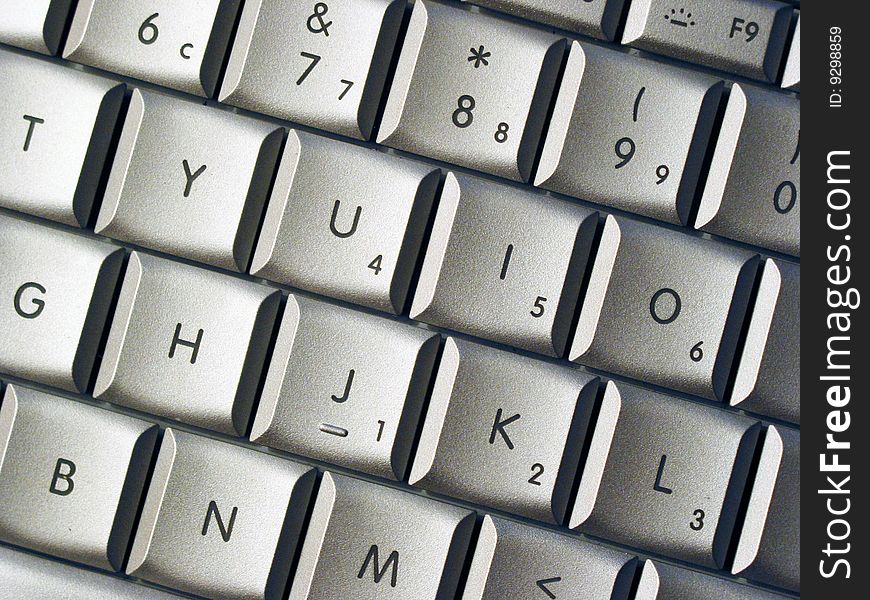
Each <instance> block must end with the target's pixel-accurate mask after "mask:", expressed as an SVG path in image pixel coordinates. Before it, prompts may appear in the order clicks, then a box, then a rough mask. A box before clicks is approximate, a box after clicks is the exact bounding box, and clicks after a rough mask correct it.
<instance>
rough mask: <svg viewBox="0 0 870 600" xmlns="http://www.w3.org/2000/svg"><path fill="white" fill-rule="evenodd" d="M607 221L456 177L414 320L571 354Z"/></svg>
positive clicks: (443, 203)
mask: <svg viewBox="0 0 870 600" xmlns="http://www.w3.org/2000/svg"><path fill="white" fill-rule="evenodd" d="M597 225H598V213H596V212H593V211H590V210H589V209H586V208H583V207H580V206H577V205H574V204H570V203H568V202H561V201H558V200H555V199H553V198H549V197H546V196H542V195H535V194H531V193H529V192H528V191H525V190H519V189H516V188H512V187H508V186H505V185H498V184H494V183H492V182H491V181H487V180H483V179H478V178H475V177H468V176H464V175H459V176H457V175H454V174H453V173H448V175H447V179H446V181H445V182H444V186H443V190H442V192H441V200H440V205H439V209H438V214H437V215H436V217H435V224H434V226H433V229H432V234H431V237H430V239H429V246H428V250H427V252H426V259H425V261H424V262H423V267H422V270H421V272H420V278H419V282H418V284H417V290H416V293H415V296H414V301H413V303H412V305H411V318H412V319H418V320H421V321H425V322H426V323H431V324H433V325H438V326H442V327H449V328H451V329H456V330H459V331H463V332H465V333H470V334H472V335H477V336H480V337H483V338H486V339H489V340H493V341H496V342H502V343H504V344H509V345H511V346H516V347H517V348H524V349H526V350H532V351H534V352H539V353H541V354H547V355H550V356H561V355H562V352H563V351H564V349H565V343H566V341H567V337H568V328H569V327H570V324H571V318H572V317H573V315H574V308H575V306H576V302H577V296H578V294H579V290H580V283H581V280H582V279H583V273H584V271H585V268H586V260H587V258H588V256H589V249H590V247H591V244H592V239H593V237H594V235H595V228H596V227H597Z"/></svg>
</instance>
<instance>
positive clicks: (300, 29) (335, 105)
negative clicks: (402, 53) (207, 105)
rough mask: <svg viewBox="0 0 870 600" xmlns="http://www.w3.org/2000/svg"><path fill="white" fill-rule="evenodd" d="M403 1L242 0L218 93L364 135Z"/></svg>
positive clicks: (232, 100) (324, 126)
mask: <svg viewBox="0 0 870 600" xmlns="http://www.w3.org/2000/svg"><path fill="white" fill-rule="evenodd" d="M404 10H405V2H404V0H347V1H344V2H314V1H309V2H304V1H302V0H290V1H286V0H284V1H282V0H260V1H259V2H246V3H245V6H244V8H243V9H242V17H241V21H240V23H239V30H238V33H237V34H236V39H235V42H234V45H233V51H232V55H231V56H230V60H229V64H228V65H227V72H226V75H225V76H224V82H223V84H222V86H221V94H220V100H221V102H226V103H228V104H232V105H234V106H240V107H242V108H247V109H250V110H253V111H257V112H263V113H266V114H270V115H273V116H275V117H280V118H282V119H287V120H290V121H294V122H296V123H302V124H303V125H308V126H310V127H316V128H318V129H324V130H326V131H331V132H333V133H339V134H342V135H346V136H348V137H352V138H357V139H365V140H367V139H369V137H370V136H371V133H372V125H373V124H374V119H375V114H376V112H377V109H378V105H379V103H380V99H381V94H382V93H383V90H384V81H385V80H386V76H387V70H388V67H389V64H390V59H391V57H392V54H393V50H394V49H395V44H396V37H397V36H398V33H399V26H400V24H401V21H402V14H403V12H404Z"/></svg>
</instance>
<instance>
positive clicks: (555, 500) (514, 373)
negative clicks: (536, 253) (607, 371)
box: [409, 338, 598, 523]
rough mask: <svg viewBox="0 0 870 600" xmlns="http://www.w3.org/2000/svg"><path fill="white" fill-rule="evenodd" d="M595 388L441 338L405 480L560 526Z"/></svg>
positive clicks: (593, 382)
mask: <svg viewBox="0 0 870 600" xmlns="http://www.w3.org/2000/svg"><path fill="white" fill-rule="evenodd" d="M597 391H598V378H596V377H593V376H591V375H588V374H586V373H582V372H580V371H577V370H573V369H566V368H564V367H562V366H558V365H553V364H548V363H545V362H542V361H537V360H533V359H530V358H526V357H522V356H518V355H516V354H511V353H508V352H505V351H503V350H495V349H493V348H487V347H486V346H481V345H478V344H473V343H471V342H465V341H462V340H457V339H455V338H448V339H447V342H446V344H445V347H444V353H443V355H442V356H441V363H440V366H439V370H438V376H437V378H436V380H435V386H434V388H433V391H432V397H431V399H430V401H429V409H428V412H427V415H426V419H425V422H424V425H423V431H422V433H421V434H420V440H419V447H418V448H417V454H416V458H415V460H414V466H413V467H412V468H411V476H410V480H409V483H410V484H411V485H416V486H419V487H422V488H425V489H427V490H431V491H434V492H438V493H441V494H445V495H448V496H453V497H457V498H463V499H465V500H469V501H471V502H475V503H477V504H483V505H485V506H491V507H493V508H499V509H501V510H505V511H507V512H511V513H515V514H519V515H523V516H526V517H530V518H533V519H538V520H541V521H547V522H550V523H561V522H562V520H563V518H564V516H565V509H566V506H567V503H568V495H569V494H570V491H571V487H572V483H573V478H574V474H575V473H576V471H577V464H578V462H579V460H580V450H581V448H582V446H583V439H584V437H585V433H586V426H587V425H588V422H589V415H590V413H591V411H592V406H593V404H594V402H595V394H596V392H597Z"/></svg>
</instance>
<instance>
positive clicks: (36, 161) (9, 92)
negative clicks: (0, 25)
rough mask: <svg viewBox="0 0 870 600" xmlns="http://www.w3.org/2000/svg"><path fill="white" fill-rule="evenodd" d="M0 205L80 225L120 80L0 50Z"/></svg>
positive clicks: (116, 104) (96, 174)
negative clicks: (0, 96) (1, 97)
mask: <svg viewBox="0 0 870 600" xmlns="http://www.w3.org/2000/svg"><path fill="white" fill-rule="evenodd" d="M0 94H2V96H3V98H4V100H3V102H2V103H0V206H3V207H5V208H11V209H13V210H18V211H21V212H26V213H30V214H33V215H37V216H39V217H45V218H46V219H52V220H54V221H60V222H61V223H66V224H67V225H73V226H82V227H83V226H85V225H86V224H87V222H88V218H89V216H90V214H91V205H92V204H93V202H94V195H95V194H96V191H97V186H98V184H99V180H100V174H101V172H102V170H103V162H104V161H105V159H106V153H107V151H108V147H109V141H110V138H111V136H112V131H113V130H114V128H115V122H116V120H117V118H118V111H119V110H120V108H121V100H122V99H123V97H124V84H122V83H118V82H115V81H110V80H108V79H105V78H103V77H97V76H95V75H90V74H88V73H82V72H80V71H76V70H73V69H69V68H64V67H61V66H59V65H55V64H51V63H48V62H43V61H40V60H36V59H33V58H29V57H25V56H21V55H19V54H13V53H12V52H8V51H5V50H0Z"/></svg>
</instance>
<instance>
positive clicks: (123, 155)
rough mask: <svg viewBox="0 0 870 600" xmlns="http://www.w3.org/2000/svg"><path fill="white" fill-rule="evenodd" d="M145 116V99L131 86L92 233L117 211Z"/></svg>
mask: <svg viewBox="0 0 870 600" xmlns="http://www.w3.org/2000/svg"><path fill="white" fill-rule="evenodd" d="M144 117H145V99H144V98H143V97H142V92H141V91H139V88H133V91H132V92H131V93H130V103H129V105H128V106H127V115H126V117H125V118H124V125H123V127H122V128H121V136H120V137H119V138H118V145H117V146H116V148H115V158H114V160H113V162H112V168H111V169H110V171H109V179H108V181H107V182H106V189H105V191H104V192H103V203H102V206H100V212H99V213H98V214H97V222H96V224H95V225H94V233H101V232H103V231H104V230H105V229H106V227H108V226H109V225H110V224H111V223H112V221H114V220H115V215H116V214H117V212H118V206H119V204H120V201H121V192H122V191H123V189H124V184H125V183H126V181H127V175H128V174H129V172H130V163H131V162H132V161H133V150H134V149H135V148H136V141H137V139H138V138H139V132H140V131H142V120H143V118H144Z"/></svg>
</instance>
